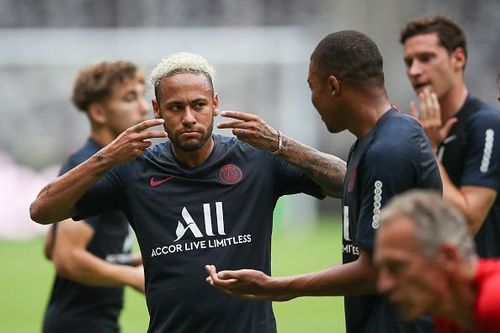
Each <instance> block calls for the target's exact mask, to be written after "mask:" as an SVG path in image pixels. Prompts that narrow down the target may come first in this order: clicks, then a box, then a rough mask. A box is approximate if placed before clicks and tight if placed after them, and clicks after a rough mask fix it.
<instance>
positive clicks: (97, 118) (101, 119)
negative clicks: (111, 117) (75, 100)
mask: <svg viewBox="0 0 500 333" xmlns="http://www.w3.org/2000/svg"><path fill="white" fill-rule="evenodd" d="M87 113H88V115H89V118H90V121H91V122H93V123H96V124H100V125H102V124H105V123H106V110H105V108H104V107H103V106H102V104H101V103H91V104H90V105H89V107H88V109H87Z"/></svg>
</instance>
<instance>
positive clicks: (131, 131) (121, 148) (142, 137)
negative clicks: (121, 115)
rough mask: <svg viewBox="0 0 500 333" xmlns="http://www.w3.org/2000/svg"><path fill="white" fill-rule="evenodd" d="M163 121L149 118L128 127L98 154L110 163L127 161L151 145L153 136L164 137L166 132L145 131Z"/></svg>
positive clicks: (115, 163)
mask: <svg viewBox="0 0 500 333" xmlns="http://www.w3.org/2000/svg"><path fill="white" fill-rule="evenodd" d="M163 123H164V120H163V119H149V120H145V121H143V122H140V123H139V124H137V125H134V126H132V127H129V128H128V129H126V130H125V131H124V132H123V133H121V134H120V135H119V136H118V137H117V138H116V139H115V140H113V142H111V143H110V144H109V145H107V146H106V147H104V148H103V149H102V150H101V151H100V153H99V155H100V156H102V158H106V159H108V160H109V163H111V165H117V164H122V163H126V162H129V161H131V160H133V159H134V158H136V157H137V156H140V155H142V154H143V153H144V149H146V148H148V147H150V146H151V144H152V143H151V140H150V139H153V138H165V137H167V132H165V131H164V130H161V131H147V129H149V128H151V127H154V126H158V125H161V124H163Z"/></svg>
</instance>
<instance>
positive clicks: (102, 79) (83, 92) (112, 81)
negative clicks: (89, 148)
mask: <svg viewBox="0 0 500 333" xmlns="http://www.w3.org/2000/svg"><path fill="white" fill-rule="evenodd" d="M132 78H137V79H139V80H140V81H142V82H144V75H143V73H142V71H141V70H140V69H139V67H138V66H137V65H136V64H134V63H132V62H129V61H115V62H108V61H101V62H97V63H94V64H92V65H89V66H87V67H85V68H83V69H82V70H80V71H79V73H78V75H77V77H76V80H75V84H74V85H73V94H72V98H71V100H72V101H73V104H74V105H75V106H76V107H77V108H78V109H79V110H81V111H85V112H86V111H88V108H89V106H90V104H92V103H95V102H105V101H106V100H107V99H108V98H110V97H111V94H112V91H113V87H114V86H115V85H116V84H118V83H122V82H124V81H125V80H128V79H132Z"/></svg>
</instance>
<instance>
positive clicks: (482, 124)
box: [438, 96, 500, 258]
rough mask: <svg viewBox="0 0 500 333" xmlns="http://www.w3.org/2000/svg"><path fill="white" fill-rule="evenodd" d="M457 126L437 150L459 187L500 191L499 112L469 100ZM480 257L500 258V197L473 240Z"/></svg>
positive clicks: (459, 112) (470, 98)
mask: <svg viewBox="0 0 500 333" xmlns="http://www.w3.org/2000/svg"><path fill="white" fill-rule="evenodd" d="M456 118H457V120H458V121H457V122H456V123H455V125H454V126H453V127H452V128H451V130H450V133H449V134H448V137H447V138H446V139H445V140H443V142H442V143H441V145H440V147H439V149H438V158H439V159H440V160H441V161H442V163H443V166H444V168H445V169H446V171H447V173H448V175H449V177H450V179H451V181H452V182H453V184H454V185H455V186H457V187H461V186H480V187H486V188H490V189H492V190H495V191H496V192H497V193H498V192H499V191H500V150H499V149H500V111H498V110H496V109H494V108H492V107H491V106H489V105H487V104H485V103H483V102H481V101H480V100H478V99H476V98H473V97H470V96H468V97H467V99H466V100H465V103H464V105H463V106H462V107H461V108H460V110H459V111H458V113H457V115H456ZM474 240H475V242H476V248H477V252H478V254H479V256H480V257H483V258H489V257H500V197H499V196H498V195H497V197H496V200H495V202H494V204H493V206H492V207H491V209H490V212H489V213H488V215H487V217H486V219H485V221H484V222H483V225H482V226H481V228H480V229H479V232H478V233H477V235H476V236H475V238H474Z"/></svg>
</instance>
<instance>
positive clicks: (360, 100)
mask: <svg viewBox="0 0 500 333" xmlns="http://www.w3.org/2000/svg"><path fill="white" fill-rule="evenodd" d="M351 94H352V98H347V100H350V101H351V102H350V105H348V106H347V109H346V110H347V111H346V112H349V113H350V114H351V115H352V117H349V119H350V123H349V124H347V129H348V130H349V132H351V133H352V134H354V135H355V136H356V137H357V138H358V139H361V138H363V137H364V136H365V135H367V134H368V132H370V130H371V129H372V128H373V127H375V125H376V124H377V122H378V120H379V119H380V118H381V117H382V116H383V115H384V114H385V113H386V111H388V110H389V109H390V108H391V103H390V102H389V99H388V97H387V93H386V91H385V89H384V88H383V87H382V88H377V89H372V90H369V91H362V92H351Z"/></svg>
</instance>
